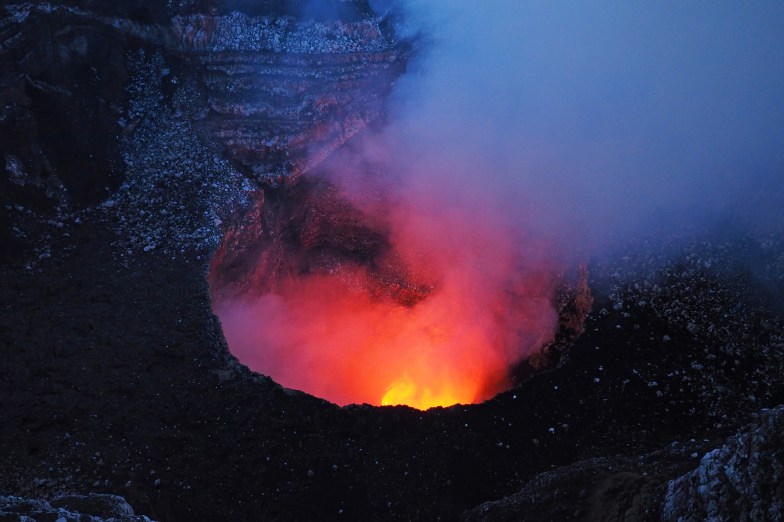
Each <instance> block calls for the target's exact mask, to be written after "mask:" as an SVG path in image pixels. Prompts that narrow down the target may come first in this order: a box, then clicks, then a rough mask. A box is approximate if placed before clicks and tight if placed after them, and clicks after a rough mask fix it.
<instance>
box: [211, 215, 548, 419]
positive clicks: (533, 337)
mask: <svg viewBox="0 0 784 522" xmlns="http://www.w3.org/2000/svg"><path fill="white" fill-rule="evenodd" d="M422 203H423V202H422V201H420V202H419V203H418V204H406V205H397V206H395V210H394V211H389V210H387V211H385V212H383V213H380V212H379V213H378V214H379V215H374V216H372V221H373V222H374V223H377V222H379V221H381V222H384V223H386V225H387V228H388V236H389V237H388V252H387V253H385V254H384V255H383V256H381V257H379V258H377V259H375V260H374V262H373V263H364V264H363V263H360V262H357V261H351V260H345V261H341V262H339V263H333V264H331V265H329V269H321V270H317V271H314V272H310V273H289V274H286V275H284V276H282V277H278V278H277V279H276V280H275V281H274V282H273V284H270V286H269V288H268V289H266V290H265V291H264V292H262V293H261V294H260V295H257V294H253V293H250V294H248V295H246V296H245V297H243V298H239V299H237V298H231V299H216V300H215V303H214V308H215V311H216V313H217V314H218V316H219V317H220V319H221V321H222V324H223V331H224V333H225V335H226V338H227V341H228V344H229V347H230V348H231V351H232V352H233V353H234V354H235V355H236V356H237V357H238V359H239V360H240V361H242V362H243V363H244V364H246V365H247V366H248V367H250V368H251V369H253V370H255V371H258V372H260V373H263V374H265V375H269V376H271V377H272V378H273V379H275V380H276V381H277V382H279V383H280V384H281V385H283V386H285V387H288V388H294V389H298V390H303V391H305V392H308V393H310V394H313V395H316V396H318V397H322V398H325V399H328V400H330V401H332V402H335V403H337V404H340V405H345V404H350V403H369V404H374V405H397V404H405V405H409V406H412V407H415V408H419V409H426V408H430V407H433V406H448V405H452V404H457V403H475V402H480V401H483V400H486V399H488V398H491V397H492V396H493V395H495V394H496V393H498V392H500V391H503V390H505V389H508V388H509V387H510V385H511V382H510V377H509V370H510V367H511V366H512V365H513V364H515V363H516V362H519V361H520V360H522V359H524V358H525V357H527V356H529V355H531V354H533V353H534V352H536V351H537V350H539V349H540V348H541V347H542V346H543V345H544V344H545V343H546V342H548V341H549V340H550V339H551V338H552V336H553V333H554V331H555V328H556V323H557V313H556V311H555V308H554V305H553V302H552V301H553V294H554V288H555V286H556V284H557V277H556V275H555V273H554V271H553V270H552V269H551V268H550V267H551V265H550V264H549V262H548V260H547V259H546V257H545V256H543V255H542V252H546V251H547V249H546V248H544V245H542V244H536V243H534V242H533V240H528V241H523V240H522V239H521V237H520V235H519V234H514V233H510V231H509V230H507V229H506V228H505V227H504V226H502V225H500V223H501V221H500V220H499V219H494V218H490V217H489V216H490V215H491V214H492V212H487V213H471V212H464V211H461V210H460V209H459V208H458V207H457V206H455V207H450V206H449V205H444V204H436V203H434V204H428V205H423V204H422ZM430 203H432V202H430ZM442 203H443V202H442ZM363 211H364V212H365V213H367V212H368V208H367V207H366V208H363ZM371 211H372V209H371ZM381 214H383V215H381ZM386 262H389V263H393V262H394V263H397V264H399V265H401V266H403V267H404V270H403V271H404V272H405V274H406V279H407V280H408V281H409V282H415V283H416V284H417V285H419V288H423V290H422V291H421V293H420V295H416V296H415V297H414V298H410V299H409V298H407V297H406V296H407V295H408V294H405V292H403V291H402V290H403V289H401V288H400V283H399V281H398V282H395V281H390V280H389V278H388V277H386V275H385V274H386V272H385V271H384V269H383V268H379V265H383V264H384V263H386ZM401 296H402V297H401Z"/></svg>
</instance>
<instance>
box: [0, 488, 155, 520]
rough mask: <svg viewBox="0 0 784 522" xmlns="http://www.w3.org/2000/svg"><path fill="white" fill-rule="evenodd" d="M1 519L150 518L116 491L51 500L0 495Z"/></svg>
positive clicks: (64, 496) (58, 497)
mask: <svg viewBox="0 0 784 522" xmlns="http://www.w3.org/2000/svg"><path fill="white" fill-rule="evenodd" d="M0 520H9V521H11V520H14V521H15V520H54V521H61V522H77V521H78V522H83V521H90V522H103V521H104V520H106V521H108V520H113V521H115V522H149V521H150V519H149V518H148V517H146V516H144V515H136V514H134V512H133V508H131V506H130V505H128V502H126V501H125V499H124V498H122V497H120V496H117V495H100V494H96V493H90V494H87V495H75V494H70V495H60V496H57V497H55V498H54V499H52V500H50V501H48V502H47V501H45V500H38V499H29V498H21V497H13V496H3V495H0Z"/></svg>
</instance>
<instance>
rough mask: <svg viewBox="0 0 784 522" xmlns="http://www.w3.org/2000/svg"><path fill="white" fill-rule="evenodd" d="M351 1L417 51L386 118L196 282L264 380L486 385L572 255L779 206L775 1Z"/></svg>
mask: <svg viewBox="0 0 784 522" xmlns="http://www.w3.org/2000/svg"><path fill="white" fill-rule="evenodd" d="M370 3H371V5H373V6H377V7H379V6H380V7H379V9H381V11H383V10H384V9H391V10H393V11H394V10H395V9H397V8H398V7H401V6H402V8H403V12H404V16H403V19H404V20H405V23H401V25H400V30H401V34H409V35H413V34H420V35H421V34H424V35H426V37H425V38H422V39H421V41H425V42H427V43H428V44H430V45H429V47H428V49H427V52H423V53H419V54H418V55H417V57H416V59H415V60H414V61H413V63H410V64H409V69H408V72H407V73H406V74H405V75H404V76H402V77H401V78H399V79H398V81H397V83H396V85H395V89H394V91H393V94H392V97H391V100H390V106H389V118H388V120H389V121H388V125H387V126H386V127H385V128H384V129H383V130H382V131H380V132H378V133H377V134H375V135H368V136H366V137H365V138H364V140H363V141H362V142H361V143H359V144H354V147H355V150H354V151H353V152H351V153H350V152H346V151H343V152H342V153H340V154H337V155H335V157H333V158H331V160H330V162H331V165H330V166H329V168H324V169H323V172H321V174H319V176H320V177H319V178H318V179H319V180H320V181H318V182H316V183H323V184H328V185H329V186H330V187H332V188H333V189H334V190H335V191H336V196H335V199H336V201H343V202H344V204H337V205H331V206H330V205H327V206H326V207H323V208H322V207H320V206H319V205H315V206H311V207H308V210H307V212H308V213H307V216H306V218H303V219H300V221H301V224H302V227H304V228H302V230H300V231H295V232H293V233H292V231H291V230H289V229H286V228H285V227H283V226H281V225H275V223H276V221H275V219H274V216H275V213H274V212H272V214H269V215H267V218H265V219H266V221H263V225H262V224H261V221H259V225H258V226H261V227H262V228H263V230H262V232H261V234H262V235H264V234H266V237H267V240H266V241H267V243H265V244H266V245H267V246H266V247H264V248H262V249H261V253H260V254H258V259H259V261H258V265H257V266H256V268H253V269H252V270H250V271H251V272H253V273H252V274H251V276H250V280H251V281H252V284H251V285H250V288H249V289H248V291H247V292H245V293H244V294H242V293H240V294H242V295H239V294H235V295H233V296H231V297H224V298H216V299H215V301H214V306H215V310H216V312H217V313H218V315H219V316H220V318H221V321H222V322H223V326H224V333H225V334H226V337H227V340H228V342H229V345H230V347H231V350H232V352H233V353H234V354H236V355H237V357H238V358H239V359H240V360H241V361H242V362H244V363H246V364H247V365H248V366H250V367H251V368H252V369H255V370H257V371H259V372H261V373H264V374H267V375H270V376H272V377H273V378H274V379H276V380H277V381H278V382H280V383H281V384H283V385H284V386H287V387H291V388H297V389H300V390H304V391H307V392H309V393H312V394H315V395H318V396H320V397H324V398H326V399H329V400H331V401H334V402H336V403H338V404H347V403H355V402H367V403H370V404H409V405H412V406H415V407H418V408H426V407H429V406H434V405H448V404H453V403H458V402H463V403H465V402H476V401H481V400H483V399H487V398H489V397H491V396H492V395H493V394H494V393H496V392H498V391H499V390H503V389H505V388H507V387H508V386H509V385H510V381H509V368H510V367H511V366H512V365H514V364H515V363H517V362H518V361H520V360H521V359H524V358H526V357H528V356H530V355H531V354H533V353H535V352H536V351H537V350H539V349H541V347H542V346H544V345H545V344H546V343H547V342H548V340H549V339H551V338H552V336H553V333H554V330H555V328H556V322H557V315H558V313H557V309H556V308H557V307H556V306H555V304H554V302H553V296H554V293H555V291H556V288H557V287H558V286H559V285H560V284H561V282H562V280H563V276H562V275H561V274H564V273H569V270H570V268H569V267H570V266H573V262H574V260H575V259H577V260H580V259H585V258H586V257H593V256H602V255H605V253H606V252H610V251H612V248H611V247H612V246H614V244H616V243H617V242H618V241H623V240H624V239H625V238H628V237H629V236H630V235H634V236H637V235H639V234H641V233H649V232H650V231H652V230H665V231H666V230H669V231H670V233H672V231H679V230H682V229H684V228H685V227H691V228H694V227H699V228H703V229H707V228H710V227H711V226H714V224H715V223H717V222H719V220H721V219H724V220H729V221H730V222H733V223H735V224H736V225H739V226H744V227H746V228H748V229H750V230H751V231H754V230H761V229H762V228H763V227H762V225H764V224H765V223H769V224H771V223H772V224H773V225H775V226H778V224H780V223H781V222H782V219H784V218H782V210H781V209H782V207H781V204H780V201H781V196H782V195H784V183H782V180H784V176H781V172H782V171H784V170H783V169H784V156H782V154H781V143H782V142H783V141H782V140H784V126H782V125H781V121H782V120H781V115H782V114H784V102H783V101H782V100H784V98H782V97H781V92H784V51H782V49H784V47H782V46H781V45H780V42H781V29H780V25H781V24H776V23H774V21H776V20H780V19H781V17H782V15H784V7H782V5H781V4H780V3H777V2H754V3H755V6H756V7H755V9H747V8H746V6H745V4H744V5H743V6H741V5H739V4H735V3H731V2H730V3H720V4H718V5H713V4H711V5H703V4H693V3H683V2H665V3H664V4H661V3H655V4H654V3H650V2H628V3H624V4H622V5H619V4H617V3H614V2H598V3H596V4H591V5H590V6H581V5H575V4H574V3H572V2H558V1H554V2H539V3H537V2H533V3H531V2H515V1H511V0H506V1H499V2H494V3H492V5H491V4H490V3H488V2H454V1H451V0H433V1H432V2H413V1H406V0H401V1H398V2H387V1H385V0H371V2H370ZM384 12H386V11H384ZM368 134H369V133H368ZM367 165H375V167H374V168H372V169H369V168H367ZM374 172H382V173H383V175H380V176H375V175H373V173H374ZM264 205H267V202H264ZM265 208H268V205H267V206H265ZM284 214H285V213H284ZM284 214H281V213H278V215H279V216H280V217H279V219H280V220H281V222H284V221H286V220H288V217H287V216H286V215H284ZM286 222H287V221H286ZM303 223H304V224H303ZM330 235H332V236H334V237H333V238H332V239H330V238H329V237H328V236H330ZM291 237H295V239H296V241H294V242H293V246H292V241H291V240H290V239H291ZM286 238H289V239H288V240H287V239H286ZM287 241H288V243H287ZM224 243H226V242H224ZM225 249H228V247H226V248H225ZM240 250H241V249H240ZM577 252H580V253H579V254H578V253H577ZM219 258H220V256H217V257H216V261H215V262H214V266H216V265H220V259H219ZM240 264H241V263H240ZM220 270H224V271H225V270H226V268H225V267H223V266H222V265H221V268H220V269H219V271H220ZM227 273H228V272H227ZM211 279H212V280H213V281H214V280H215V277H212V278H211ZM218 290H220V289H218ZM214 295H217V294H214Z"/></svg>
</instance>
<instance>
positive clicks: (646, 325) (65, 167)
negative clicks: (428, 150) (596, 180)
mask: <svg viewBox="0 0 784 522" xmlns="http://www.w3.org/2000/svg"><path fill="white" fill-rule="evenodd" d="M131 4H133V5H131ZM298 5H299V3H297V2H260V3H257V4H254V5H253V7H250V6H247V5H246V6H239V7H241V8H242V9H241V10H240V11H233V10H231V9H228V8H227V6H225V5H223V4H220V3H208V2H202V3H197V2H179V3H177V2H169V3H168V5H167V6H166V7H163V6H162V5H160V6H159V5H157V4H153V3H150V2H143V1H139V2H136V3H129V4H128V6H126V7H124V8H122V9H121V8H117V7H112V6H109V5H102V4H97V3H94V2H89V1H84V2H63V3H62V4H57V5H51V4H44V3H28V4H24V5H16V6H6V7H4V8H3V9H4V12H3V14H2V21H0V41H1V43H2V47H0V67H1V69H0V72H1V73H2V76H1V77H0V102H1V103H2V108H0V111H2V112H1V113H0V140H1V141H0V147H1V151H2V153H3V155H4V161H5V170H4V172H3V175H2V176H0V204H2V206H0V244H2V251H1V252H2V256H1V257H0V281H1V283H0V307H2V313H0V349H2V358H0V360H2V363H1V366H0V375H1V376H2V377H1V378H0V466H1V467H0V493H2V494H3V495H6V496H2V497H0V517H6V518H7V519H9V520H15V519H17V518H19V517H21V516H22V515H25V514H27V515H31V516H36V515H35V513H38V512H40V513H44V512H46V513H47V515H45V516H50V515H51V516H54V515H52V514H53V513H58V515H57V516H63V517H65V518H66V519H68V518H69V517H70V518H72V519H76V518H75V517H76V515H72V514H68V513H76V512H79V511H81V512H84V513H86V514H90V515H95V516H99V517H106V516H109V515H106V514H102V513H101V512H99V511H89V509H91V508H94V507H95V506H94V505H90V504H88V505H87V507H78V506H76V505H74V506H73V507H69V506H68V505H67V504H58V500H57V499H58V497H60V496H61V495H63V494H79V495H87V494H88V493H94V494H112V495H120V496H122V497H124V499H126V500H127V502H128V503H129V504H130V505H131V506H133V511H135V513H136V514H137V515H133V512H130V513H129V512H128V511H127V510H126V512H125V514H126V515H128V517H131V516H134V517H137V516H138V517H139V519H141V515H139V514H144V515H146V516H148V517H150V518H153V519H158V520H182V519H205V520H209V519H217V520H227V519H232V518H236V519H261V518H263V519H270V520H313V519H315V520H329V519H348V520H385V519H405V520H411V519H422V520H433V519H439V518H440V519H447V520H452V519H459V518H461V517H462V518H464V519H467V520H484V519H488V520H526V519H527V520H548V519H549V520H566V519H573V520H596V519H601V520H616V519H618V520H620V519H633V520H657V519H661V520H678V519H680V518H681V517H683V519H685V520H701V519H704V518H706V517H709V516H710V517H715V519H717V520H738V519H747V520H765V519H768V520H780V519H781V505H782V500H783V499H784V491H782V483H783V481H782V460H783V459H782V453H781V440H780V439H781V433H782V422H784V412H783V411H782V409H781V408H780V407H778V406H779V405H780V404H782V403H784V371H783V370H784V331H783V330H782V322H781V315H780V314H781V310H782V308H781V301H780V296H781V295H782V291H783V290H784V235H781V234H779V235H775V234H774V235H768V236H765V237H750V236H748V235H741V234H735V233H733V232H732V231H727V230H723V231H702V230H699V231H682V232H679V235H678V236H677V237H675V236H671V237H667V239H666V240H662V239H661V236H653V237H651V238H639V239H638V240H637V241H636V242H634V243H633V244H629V245H627V247H626V251H621V252H620V253H617V254H616V255H612V256H608V258H607V259H595V260H590V262H589V264H588V274H589V276H588V277H589V285H590V287H591V289H592V291H593V294H594V304H593V309H592V312H591V313H590V314H589V315H588V317H587V319H586V321H585V332H584V333H583V335H582V336H580V337H579V338H578V339H577V340H576V341H575V342H574V343H573V344H571V346H569V348H568V350H567V351H566V352H565V353H564V355H563V357H561V358H560V361H557V362H558V364H557V365H556V366H554V367H553V368H551V369H550V370H549V371H547V372H542V373H537V374H536V375H533V376H532V377H530V378H529V379H527V380H525V381H524V382H521V383H520V384H519V385H518V386H517V387H516V388H515V389H513V390H512V391H509V392H507V393H503V394H501V395H499V396H497V397H496V398H494V399H493V400H491V401H488V402H486V403H483V404H479V405H471V406H454V407H451V408H436V409H432V410H428V411H425V412H422V411H417V410H413V409H410V408H405V407H392V408H390V407H386V408H377V407H371V406H349V407H344V408H339V407H337V406H335V405H332V404H329V403H327V402H325V401H322V400H320V399H317V398H314V397H310V396H308V395H306V394H303V393H300V392H296V391H292V390H287V389H283V388H281V387H280V386H278V385H277V384H276V383H274V382H273V381H272V380H271V379H269V378H267V377H264V376H261V375H257V374H253V373H252V372H250V371H249V370H248V369H247V368H245V367H244V366H242V365H241V364H239V363H238V361H236V360H235V359H234V357H233V356H232V355H231V354H230V353H229V351H228V349H227V347H226V344H225V341H224V339H223V335H222V333H221V329H220V324H219V323H218V321H217V319H216V318H215V317H214V316H213V315H212V313H211V309H210V296H209V293H208V285H207V275H208V269H209V264H210V261H211V259H212V258H213V256H214V254H215V252H216V250H217V249H218V246H219V244H220V242H221V239H222V238H223V234H224V232H225V231H226V230H227V229H229V228H231V227H233V226H235V225H236V224H237V223H238V222H240V221H242V220H243V219H244V220H249V222H251V223H253V222H254V221H253V219H254V218H253V215H254V208H256V209H257V206H258V205H259V204H261V205H262V206H263V205H264V204H265V202H266V201H271V200H274V199H275V198H279V199H280V198H284V199H285V198H286V197H288V196H290V195H291V194H292V193H294V194H296V191H297V190H301V189H299V188H297V187H302V186H303V185H302V183H303V182H302V181H301V179H303V177H307V174H308V172H309V171H310V169H312V168H314V167H315V166H316V165H317V163H318V162H319V161H321V160H323V159H324V158H326V157H327V156H328V155H329V153H330V152H331V151H333V150H335V149H337V148H338V147H340V146H343V145H344V144H345V143H346V142H347V141H348V140H350V139H351V138H352V137H353V136H355V135H356V134H357V133H359V132H361V131H362V129H363V128H365V127H367V126H368V125H373V124H376V123H378V124H380V123H381V122H382V121H383V117H384V105H383V100H384V97H385V95H386V94H387V92H388V90H389V88H390V85H391V83H392V82H393V81H394V78H395V77H396V75H397V74H399V73H400V71H402V70H403V69H404V68H405V65H406V62H405V59H406V56H407V53H409V52H411V44H410V43H408V42H401V41H399V39H398V38H397V37H396V35H395V34H394V24H393V23H392V21H391V20H387V19H385V18H383V17H380V16H377V15H374V14H373V13H372V12H371V11H370V9H369V8H368V6H367V5H366V4H364V3H363V2H351V1H343V2H339V1H337V0H336V2H335V6H336V8H335V10H334V11H332V13H333V16H328V15H326V14H319V16H318V17H313V16H310V15H309V14H308V13H307V12H304V11H302V10H301V9H299V8H298V7H297V6H298ZM259 35H264V37H263V38H262V37H260V36H259ZM259 91H261V92H264V93H266V95H265V96H263V97H258V96H257V97H254V96H253V93H255V92H259ZM260 202H261V203H260ZM254 206H256V207H254ZM257 210H258V209H257ZM257 215H259V214H258V213H257ZM739 252H741V253H743V254H744V255H741V256H739V255H738V253H739ZM12 496H13V497H12ZM74 498H77V499H78V498H81V497H74ZM85 498H89V497H85ZM23 499H31V500H28V501H26V502H27V503H26V504H25V501H24V500H23ZM61 500H62V499H61ZM113 502H114V504H113V505H114V506H115V507H116V508H117V509H120V508H122V509H125V508H124V507H123V506H124V505H125V504H124V503H123V502H122V501H121V500H117V499H115V500H113ZM20 504H24V505H23V506H22V507H21V508H20V507H19V506H20ZM61 505H62V507H60V506H61ZM25 506H28V507H25ZM25 509H26V510H27V511H25ZM58 509H64V510H66V511H68V510H70V511H68V512H65V511H63V512H60V511H58ZM36 510H38V511H36ZM41 519H43V520H46V519H48V518H45V517H44V516H41ZM54 519H55V518H52V520H54ZM129 519H130V518H129Z"/></svg>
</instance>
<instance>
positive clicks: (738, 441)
mask: <svg viewBox="0 0 784 522" xmlns="http://www.w3.org/2000/svg"><path fill="white" fill-rule="evenodd" d="M661 519H662V521H666V522H675V521H683V522H687V521H692V520H694V521H697V520H711V521H716V522H719V521H730V520H738V521H752V520H770V521H775V520H783V519H784V406H779V407H777V408H774V409H771V410H763V411H762V412H761V413H760V414H759V415H758V417H757V419H756V421H755V422H753V423H751V424H750V425H749V426H748V427H747V428H745V429H744V430H742V431H741V432H740V433H738V434H737V435H735V436H733V437H731V438H730V439H729V440H728V441H727V442H726V444H724V445H723V446H722V447H720V448H716V449H714V450H713V451H709V452H708V453H706V454H705V456H703V457H702V460H700V465H699V467H697V469H695V470H694V471H692V472H690V473H687V474H685V475H683V476H681V477H678V478H677V479H675V480H672V481H670V483H669V484H668V485H667V495H666V498H665V500H664V506H663V508H662V516H661Z"/></svg>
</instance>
